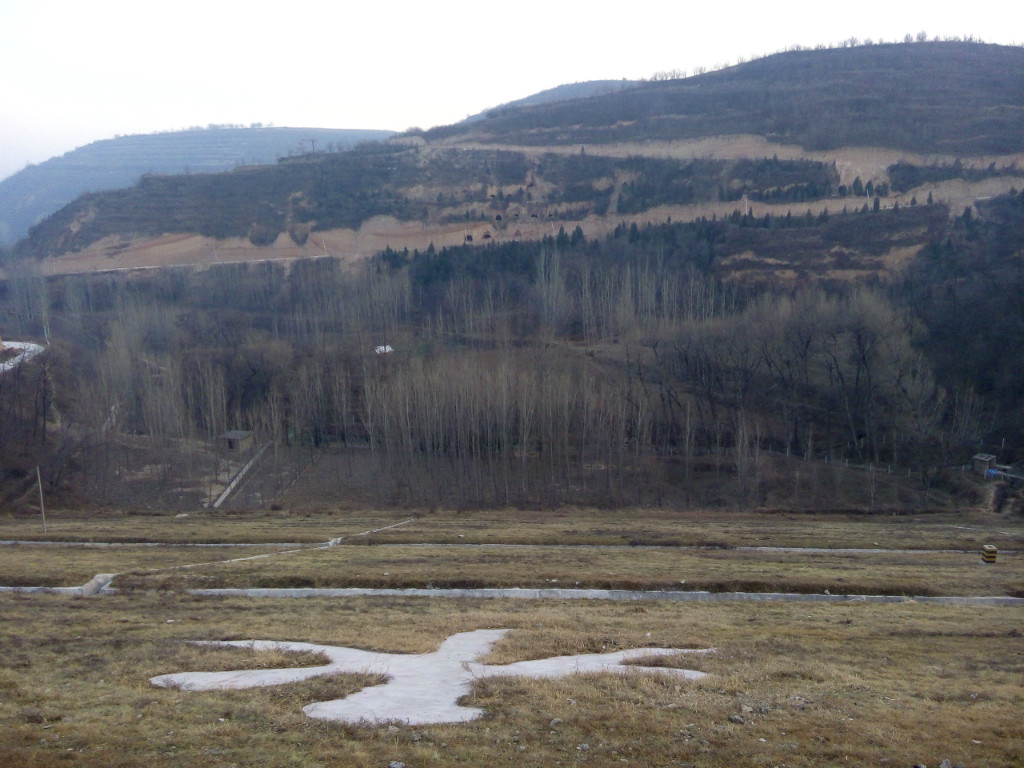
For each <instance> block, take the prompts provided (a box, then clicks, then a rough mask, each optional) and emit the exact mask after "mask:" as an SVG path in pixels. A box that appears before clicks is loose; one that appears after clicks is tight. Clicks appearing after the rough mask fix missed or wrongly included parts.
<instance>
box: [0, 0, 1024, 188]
mask: <svg viewBox="0 0 1024 768" xmlns="http://www.w3.org/2000/svg"><path fill="white" fill-rule="evenodd" d="M698 5H699V7H700V8H701V10H695V7H696V6H698ZM923 7H926V8H927V9H928V10H927V12H925V11H923V10H922V8H923ZM1013 8H1017V10H1013ZM921 31H924V32H927V34H928V35H929V37H932V36H940V37H947V36H958V37H963V36H967V35H973V36H974V37H976V38H980V39H983V40H985V41H986V42H993V43H1007V44H1011V43H1016V42H1017V41H1019V40H1021V38H1022V37H1024V11H1021V9H1020V7H1018V6H1016V4H1015V3H1012V2H1011V3H1004V2H1002V0H1000V1H999V2H998V3H997V2H995V1H994V0H992V1H990V0H976V1H975V2H972V3H963V2H958V3H953V2H947V1H946V0H933V2H930V3H927V4H924V3H910V2H902V3H897V2H890V1H889V0H886V2H881V1H879V0H859V1H858V2H856V3H839V4H832V5H827V4H822V3H821V2H805V1H804V0H799V1H798V2H783V3H778V2H776V3H769V2H764V1H763V0H761V1H759V2H751V1H750V0H732V1H731V2H714V1H713V0H709V1H707V2H702V3H699V4H698V3H693V2H678V1H677V2H670V1H669V0H661V1H660V2H650V1H649V0H631V1H630V2H624V3H615V4H612V3H601V2H595V0H590V2H587V3H576V2H559V1H558V0H516V1H515V2H507V3H501V2H490V3H486V2H481V1H480V0H473V1H472V2H470V1H469V0H433V1H432V2H431V0H423V1H421V2H415V3H414V2H407V1H406V0H390V1H389V0H381V1H380V2H377V1H375V0H356V2H350V3H341V2H318V1H317V0H310V1H308V2H305V3H298V2H293V3H288V2H280V1H278V2H274V3H266V2H262V1H261V0H247V1H246V2H235V1H234V0H202V1H201V2H200V1H199V0H176V2H174V3H170V2H160V1H159V0H156V1H154V2H142V1H141V0H0V178H4V177H6V176H9V175H10V174H12V173H14V172H16V171H18V170H20V169H21V168H23V167H25V165H26V164H27V163H38V162H42V161H43V160H46V159H48V158H50V157H52V156H55V155H60V154H63V153H64V152H67V151H69V150H72V149H74V148H76V147H79V146H82V145H84V144H88V143H89V142H92V141H96V140H99V139H106V138H112V137H114V136H115V135H119V134H131V133H150V132H154V131H167V130H177V129H182V128H188V127H191V126H196V125H202V126H205V125H208V124H211V123H218V124H223V123H235V124H238V123H241V124H246V125H248V124H251V123H255V122H260V123H264V124H271V123H272V124H274V125H277V126H296V127H323V128H387V129H393V130H404V129H406V128H409V127H411V126H420V127H423V128H428V127H430V126H433V125H442V124H447V123H453V122H456V121H458V120H461V119H462V118H464V117H466V116H467V115H470V114H475V113H477V112H480V111H482V110H484V109H486V108H487V107H491V106H495V105H497V104H501V103H503V102H506V101H511V100H513V99H517V98H521V97H524V96H528V95H530V94H532V93H536V92H537V91H541V90H545V89H547V88H552V87H554V86H556V85H561V84H563V83H572V82H577V81H583V80H598V79H620V78H628V79H636V78H646V77H650V76H651V75H652V74H654V73H655V72H658V71H664V70H671V69H680V70H685V71H692V70H693V68H694V67H697V66H706V67H708V68H711V67H714V66H716V65H720V64H726V63H735V62H736V61H737V60H738V59H740V58H741V57H742V58H751V57H754V56H758V55H763V54H766V53H772V52H775V51H779V50H782V49H785V48H788V47H790V46H792V45H802V46H814V45H818V44H831V43H837V42H839V41H841V40H845V39H848V38H851V37H856V38H858V39H861V40H864V39H866V38H870V39H872V40H874V41H876V42H877V41H879V40H884V41H887V42H891V41H894V40H897V39H902V38H903V36H904V35H905V34H907V33H910V34H913V35H916V34H917V33H918V32H921Z"/></svg>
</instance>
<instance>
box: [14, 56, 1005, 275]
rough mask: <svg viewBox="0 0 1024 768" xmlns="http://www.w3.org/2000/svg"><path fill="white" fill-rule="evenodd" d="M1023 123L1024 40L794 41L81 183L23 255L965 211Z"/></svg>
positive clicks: (277, 248)
mask: <svg viewBox="0 0 1024 768" xmlns="http://www.w3.org/2000/svg"><path fill="white" fill-rule="evenodd" d="M1022 121H1024V49H1018V48H1007V47H1002V46H992V45H981V44H968V43H938V42H936V43H915V44H903V45H878V46H867V47H862V48H843V49H835V50H821V51H794V52H789V53H783V54H778V55H775V56H769V57H766V58H764V59H760V60H757V61H753V62H750V63H747V64H744V65H742V66H737V67H732V68H730V69H726V70H722V71H719V72H712V73H707V74H703V75H699V76H695V77H691V78H686V79H682V80H671V81H661V82H651V83H643V84H639V85H637V86H635V87H632V88H628V89H620V90H616V91H613V92H610V93H603V94H600V95H596V96H591V97H588V98H580V99H571V100H568V101H560V102H556V103H547V104H540V105H533V106H521V107H516V106H509V107H507V108H502V109H497V110H493V111H492V112H490V113H489V116H488V117H487V118H486V119H484V120H479V121H471V122H466V123H461V124H458V125H455V126H448V127H444V128H435V129H432V130H430V131H426V132H420V133H410V134H406V135H404V136H402V137H396V138H395V139H393V140H391V141H390V142H388V143H384V144H376V145H365V146H363V147H362V148H361V149H359V150H358V151H347V152H330V153H316V154H307V155H301V156H293V157H291V158H286V159H285V160H284V161H282V162H279V163H278V164H276V165H275V166H272V167H262V168H246V169H244V170H239V171H236V172H233V173H220V174H192V175H190V176H181V175H179V176H159V175H148V176H146V178H144V179H143V180H142V181H141V182H140V183H139V184H138V185H136V186H135V187H133V188H130V189H126V190H122V191H117V192H110V193H100V194H91V195H87V196H84V197H82V198H80V199H79V200H77V201H76V202H75V203H73V204H72V205H69V206H68V207H66V208H65V209H63V210H61V211H60V212H58V213H57V214H55V215H54V216H52V217H51V218H50V219H48V220H46V221H44V222H42V223H40V225H39V226H37V227H35V228H34V229H33V231H32V233H31V235H30V236H29V237H28V238H27V239H26V241H25V242H23V243H22V244H21V245H20V246H19V249H18V253H20V254H23V255H25V256H35V257H41V256H46V257H50V258H52V257H61V256H62V254H72V253H74V254H76V257H75V258H74V259H71V258H70V256H68V257H66V258H65V259H64V262H66V264H64V263H62V260H61V258H58V259H57V262H56V263H55V264H53V268H54V269H56V270H58V271H61V270H64V269H81V268H95V267H96V266H98V265H99V264H103V265H104V267H105V268H111V267H114V268H116V267H121V266H132V265H145V264H147V263H153V262H149V261H146V259H147V258H149V257H147V256H145V255H144V254H142V253H141V252H133V242H136V241H137V240H138V238H145V239H146V242H147V247H148V248H150V252H152V248H151V246H152V243H151V241H152V238H154V237H161V236H164V235H174V236H175V237H177V238H179V240H180V236H181V235H185V234H187V235H190V236H200V237H203V238H208V239H210V238H212V239H217V240H222V241H225V243H228V241H232V242H235V241H237V242H248V243H249V244H250V245H252V246H259V247H260V248H262V249H263V250H262V251H259V252H257V251H246V250H245V248H243V249H242V250H238V249H236V250H235V254H234V257H235V258H281V257H297V256H304V255H312V254H314V253H321V254H322V253H323V251H325V250H329V249H334V252H335V253H336V254H337V255H340V256H344V257H356V258H365V257H366V256H367V255H369V254H370V253H372V252H373V250H379V249H381V248H383V247H384V246H385V245H391V246H392V247H409V248H425V247H427V245H429V244H430V243H434V244H435V245H437V246H440V245H455V244H458V243H461V242H463V241H467V242H468V241H470V240H472V241H473V242H480V241H481V240H483V239H487V240H493V241H496V242H505V241H510V240H515V239H537V238H539V237H541V236H543V235H545V234H551V232H552V231H553V230H552V225H553V224H554V223H558V224H560V225H564V226H566V227H568V228H573V227H575V226H577V225H579V226H581V227H582V228H583V230H584V232H585V233H586V234H587V235H588V236H595V235H599V234H607V233H608V232H610V231H611V230H612V229H614V227H615V226H616V225H617V224H619V223H620V222H622V221H626V222H632V221H635V222H637V223H640V224H642V223H645V222H647V221H655V222H656V221H664V220H667V219H668V218H672V219H674V220H679V219H683V220H693V219H696V218H700V217H702V216H719V217H721V216H727V215H730V214H731V213H732V212H733V211H734V210H740V211H741V213H744V214H746V213H749V212H753V213H755V214H756V215H758V216H764V215H766V214H768V215H771V216H774V217H784V216H787V215H798V214H803V213H805V212H806V211H807V210H808V209H811V211H812V213H813V214H814V215H818V214H820V213H821V212H822V211H823V210H824V211H827V212H828V213H830V214H832V213H839V212H842V211H843V210H844V209H853V208H856V209H859V208H861V207H862V206H863V205H865V204H868V205H875V204H876V203H875V201H876V200H878V201H879V205H881V207H884V208H889V207H892V206H893V205H902V206H904V207H906V206H909V205H912V204H914V203H923V202H925V200H927V199H931V200H933V201H935V202H941V203H943V204H945V205H947V206H948V207H949V208H950V210H952V211H954V212H958V211H961V210H962V209H963V207H965V206H967V205H970V204H972V202H973V201H974V200H975V199H977V198H983V197H988V196H991V195H993V194H1000V193H1004V192H1007V191H1009V190H1010V189H1012V188H1014V187H1015V186H1022V183H1024V122H1022ZM310 233H317V236H316V237H314V238H313V239H312V241H309V235H310ZM346 233H348V234H346ZM232 248H234V246H232ZM368 248H369V250H368ZM90 249H91V253H92V255H91V256H88V253H90ZM190 249H191V250H187V251H181V250H177V251H174V253H175V255H174V257H173V259H172V261H170V262H159V261H157V262H155V263H182V262H183V261H184V262H189V261H192V262H205V261H209V260H211V259H212V260H216V257H214V256H213V255H212V254H213V252H214V251H215V250H217V249H215V248H214V247H212V246H211V245H209V244H207V245H202V244H200V243H198V242H197V243H195V244H194V245H193V246H190ZM197 249H198V250H197ZM204 249H205V253H202V251H204ZM173 250H174V249H172V251H173ZM83 255H84V256H83Z"/></svg>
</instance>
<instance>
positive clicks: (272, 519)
mask: <svg viewBox="0 0 1024 768" xmlns="http://www.w3.org/2000/svg"><path fill="white" fill-rule="evenodd" d="M404 520H410V522H408V523H406V524H404V525H402V526H400V527H397V528H388V529H387V530H385V531H380V532H378V533H373V534H369V535H359V534H363V533H365V532H366V531H370V530H373V529H377V528H383V527H384V526H390V525H393V524H395V523H399V522H402V521H404ZM47 524H48V532H47V533H43V531H42V527H41V525H40V522H39V518H38V517H37V516H26V515H17V516H15V515H0V539H7V540H15V539H24V540H55V541H81V542H88V541H94V542H103V541H106V542H167V543H232V542H248V543H279V542H299V543H310V544H313V543H320V542H324V541H327V540H328V539H332V538H335V537H337V536H344V537H345V543H347V544H373V543H389V544H398V543H434V544H437V543H464V544H471V543H492V544H493V543H505V544H633V545H637V544H653V545H665V546H721V547H739V546H776V547H853V548H875V547H880V548H884V549H891V548H897V547H898V548H910V549H963V550H970V551H978V550H980V549H981V546H982V545H983V544H995V545H996V546H998V547H999V548H1000V549H1001V550H1004V549H1024V519H1021V518H1007V517H1004V516H998V515H992V514H987V513H983V512H979V511H967V510H965V511H961V512H957V513H948V512H943V513H932V514H929V513H926V512H920V513H914V514H900V515H894V514H874V515H870V514H856V513H850V514H841V513H827V514H823V513H799V512H798V513H789V512H785V511H779V512H762V511H755V510H746V511H733V510H676V509H616V510H606V509H587V508H576V507H573V508H566V509H561V510H555V511H550V510H545V511H536V510H517V509H507V510H494V511H482V512H457V511H449V510H432V511H431V510H412V511H410V510H374V511H370V512H367V511H359V512H354V513H353V512H349V511H342V510H337V509H333V508H331V507H330V506H322V507H321V508H319V509H315V510H305V511H298V512H296V511H271V510H267V511H263V510H251V511H246V512H198V513H193V514H191V515H189V516H188V517H184V518H179V517H177V516H176V515H175V514H174V513H173V512H172V513H162V514H152V513H134V512H131V511H89V512H78V511H75V510H57V511H54V510H48V511H47Z"/></svg>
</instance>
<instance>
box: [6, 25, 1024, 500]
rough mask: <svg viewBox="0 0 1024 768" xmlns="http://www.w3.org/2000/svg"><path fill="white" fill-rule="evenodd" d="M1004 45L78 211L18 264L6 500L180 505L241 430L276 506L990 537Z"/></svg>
mask: <svg viewBox="0 0 1024 768" xmlns="http://www.w3.org/2000/svg"><path fill="white" fill-rule="evenodd" d="M1022 57H1024V51H1022V50H1019V49H1009V48H1003V47H998V46H986V45H976V44H945V43H917V44H908V45H905V46H871V47H867V48H863V49H856V48H855V49H839V50H834V51H833V50H825V51H813V52H807V51H800V52H793V53H788V54H780V55H778V56H775V57H768V58H766V59H763V60H760V61H756V62H751V63H749V64H747V65H744V66H742V67H737V68H733V69H730V70H724V71H723V72H719V73H711V74H709V75H703V76H700V77H696V78H689V79H687V80H680V81H667V82H655V83H647V84H642V85H638V86H637V87H635V88H631V89H628V90H625V91H618V92H614V93H608V94H602V95H597V96H593V97H590V98H585V99H574V100H572V101H569V102H562V103H555V104H547V105H537V106H524V107H518V108H517V107H509V108H508V109H501V110H495V111H493V112H492V113H491V117H488V118H486V119H484V120H480V121H476V122H470V123H466V124H463V125H460V126H452V127H447V128H443V129H442V128H439V129H434V130H431V131H426V132H410V133H407V134H405V135H402V136H398V137H393V138H392V139H389V140H388V141H386V142H380V143H368V144H363V145H360V146H359V147H357V148H354V149H352V150H348V151H344V152H319V151H318V152H315V153H306V154H301V155H294V156H292V157H287V158H283V159H282V160H281V161H279V162H277V163H275V164H273V165H268V166H250V167H246V168H242V169H238V170H234V171H229V172H221V173H192V174H188V175H159V174H147V175H146V176H144V177H143V178H142V179H141V180H140V182H139V183H138V184H136V185H135V186H133V187H131V188H128V189H122V190H118V191H113V192H103V193H92V194H88V195H84V196H82V197H80V198H79V199H78V200H76V201H75V202H73V203H72V204H70V205H68V206H66V207H65V208H63V209H61V210H60V211H58V212H57V213H55V214H54V215H53V216H51V217H49V218H47V219H46V220H44V221H42V222H40V224H38V225H37V226H36V227H34V228H33V229H32V231H31V233H30V235H29V237H28V238H26V239H25V240H23V241H22V242H21V243H20V244H19V245H18V247H17V249H16V251H15V252H14V253H13V254H11V255H10V257H9V259H8V262H7V263H6V264H5V269H6V279H5V280H4V281H3V282H0V323H2V324H3V331H4V336H5V337H8V338H17V339H25V340H29V339H42V338H49V339H51V340H52V344H51V347H50V349H49V350H48V352H47V353H46V354H44V355H40V356H39V358H37V359H36V360H33V361H32V362H31V364H28V365H26V366H21V367H20V368H19V373H18V375H17V376H16V377H13V376H12V377H8V378H5V379H2V380H0V414H3V416H4V419H5V420H6V421H5V423H6V424H9V425H12V426H11V427H8V428H6V429H5V431H4V432H3V433H2V434H0V462H2V463H3V466H4V468H5V472H6V475H5V477H6V479H3V478H0V493H4V494H6V498H8V499H11V500H12V502H11V503H12V504H13V503H18V504H24V503H28V501H29V500H30V489H31V487H32V482H33V475H34V467H36V466H41V467H42V468H43V470H42V471H43V477H44V483H46V484H47V486H48V488H49V489H50V490H51V492H53V493H62V494H64V498H66V499H69V500H72V501H74V503H85V502H84V501H83V500H89V502H91V503H106V504H112V505H116V506H120V507H132V506H137V505H140V504H146V505H150V504H151V505H154V506H155V507H158V508H176V509H193V508H196V507H197V506H201V505H202V504H203V503H204V502H209V501H210V499H211V498H212V497H214V489H216V488H219V487H222V485H223V482H224V469H223V467H224V466H227V465H228V464H224V463H223V462H228V463H230V462H229V458H230V457H227V456H224V455H221V456H220V458H218V455H219V454H218V451H222V446H221V447H218V442H217V436H218V435H220V434H222V433H223V432H224V431H225V430H234V429H246V430H251V431H252V432H253V433H254V435H255V437H256V442H257V444H259V445H268V446H269V445H273V446H274V450H273V451H270V450H268V451H267V453H266V454H265V456H266V458H265V460H264V465H263V466H262V467H261V470H262V471H261V472H259V473H257V476H258V480H259V483H258V488H257V487H253V488H252V489H251V490H252V493H251V495H249V496H247V497H246V498H247V499H249V501H247V502H245V503H252V504H259V505H264V506H266V505H269V504H273V503H278V502H277V499H279V498H281V496H280V494H281V493H282V492H283V489H284V488H287V487H290V486H292V484H293V483H296V482H298V481H297V480H296V478H300V477H305V478H307V479H310V480H311V479H312V478H313V477H314V476H315V477H319V478H320V479H319V480H318V481H317V485H316V489H314V488H313V486H306V490H301V486H302V483H299V485H298V486H294V487H295V490H294V493H295V494H297V495H300V496H301V495H302V494H303V493H306V494H309V495H308V498H309V499H310V500H314V499H315V501H316V503H320V501H321V499H330V500H332V501H336V500H337V499H342V498H343V499H344V500H345V501H344V503H357V504H376V505H387V506H393V507H402V506H411V507H417V508H426V507H432V506H438V505H440V506H444V507H446V508H454V509H462V508H469V507H475V508H481V507H495V506H497V507H505V506H509V505H519V506H524V507H529V508H536V507H538V506H540V507H549V508H553V507H560V506H562V505H572V504H585V505H598V506H621V505H627V504H629V505H640V506H646V505H651V506H659V507H660V506H669V507H701V506H705V507H706V506H717V507H720V506H735V507H738V508H750V507H756V508H764V509H773V510H809V509H814V510H820V509H844V510H856V511H858V512H863V513H867V512H874V511H885V512H914V513H919V512H927V511H934V510H937V509H953V508H963V507H965V506H970V507H975V508H984V509H989V510H993V511H1004V512H1007V513H1009V512H1011V511H1012V510H1014V509H1018V508H1020V507H1021V506H1022V504H1021V501H1022V500H1021V497H1020V492H1019V491H1015V490H1014V489H1013V488H1011V487H1010V486H1009V485H1008V484H995V483H988V484H986V483H985V482H984V481H983V480H981V479H980V478H974V479H972V475H971V474H970V473H969V472H967V471H966V470H962V468H963V467H964V466H965V465H967V463H968V462H969V461H970V457H971V456H972V455H974V454H975V453H978V452H979V451H981V452H985V453H991V454H993V455H994V456H996V457H997V460H998V462H1000V464H1001V465H1010V464H1012V463H1013V462H1014V461H1019V459H1020V457H1021V455H1022V454H1021V446H1022V445H1024V415H1022V413H1021V410H1020V403H1021V402H1022V398H1024V384H1022V382H1024V376H1022V375H1021V373H1022V372H1021V357H1020V355H1019V354H1015V353H1014V350H1017V349H1019V348H1020V347H1021V345H1024V314H1022V310H1021V307H1022V304H1021V302H1020V296H1021V293H1022V291H1024V269H1022V265H1024V258H1022V255H1024V235H1022V233H1024V194H1022V192H1021V190H1022V189H1024V174H1022V172H1021V170H1020V169H1022V168H1024V152H1022V151H1021V147H1020V143H1021V136H1020V132H1019V131H1017V124H1018V122H1019V116H1020V114H1021V112H1022V110H1024V89H1020V88H1017V84H1018V83H1019V79H1020V72H1021V67H1020V66H1018V65H1020V64H1022V63H1024V58H1022ZM939 59H945V60H946V61H945V63H941V65H940V62H939ZM869 62H873V63H874V64H873V66H876V69H870V68H869V67H868V63H869ZM878 62H881V63H882V64H884V67H882V69H878V68H877V66H881V65H879V64H878ZM897 65H898V66H897ZM956 71H963V72H970V73H971V75H970V77H968V78H963V77H961V78H959V79H957V78H954V77H953V75H954V73H955V72H956ZM815 72H817V73H818V74H815ZM885 72H888V73H889V74H888V75H886V74H885ZM915 80H916V81H920V82H921V85H919V86H914V85H913V83H912V81H915ZM926 81H927V82H926ZM968 81H971V82H977V87H976V88H971V87H967V85H965V83H967V82H968ZM872 84H874V85H872ZM915 87H916V88H917V90H915ZM900 89H904V90H905V91H906V93H907V94H909V97H908V98H907V99H904V98H903V97H904V95H905V94H904V93H903V92H902V91H901V90H900ZM659 94H660V95H661V97H659V96H658V95H659ZM673 94H674V95H673ZM680 94H682V95H680ZM685 94H690V95H692V94H698V95H699V96H700V99H698V100H697V101H694V100H693V99H690V97H689V96H686V97H685V98H684V97H683V96H684V95H685ZM827 94H831V100H828V99H826V95H827ZM868 96H870V98H867V97H868ZM662 97H663V98H662ZM670 97H671V98H670ZM688 99H689V100H688ZM865 99H867V100H865ZM701 100H703V101H701ZM701 103H703V105H704V106H703V107H702V109H703V111H701V109H698V107H699V106H700V104H701ZM783 103H785V104H788V105H789V106H788V107H786V108H785V109H783V108H781V107H779V108H776V107H775V106H771V105H774V104H783ZM881 103H885V104H889V105H892V106H891V107H890V108H887V109H882V108H881V106H879V105H880V104H881ZM929 104H930V105H931V107H930V110H931V114H932V115H933V117H934V119H930V118H929ZM629 105H633V107H632V111H629V110H628V109H627V106H629ZM730 105H731V106H730ZM758 105H760V106H758ZM823 105H824V106H823ZM558 115H561V117H558ZM837 115H838V116H841V117H840V118H835V116H837ZM862 115H868V116H869V117H870V118H871V120H872V121H878V123H879V125H878V126H875V125H873V124H872V125H871V126H860V127H858V121H862V119H863V118H862ZM769 117H770V118H771V120H768V118H769ZM833 119H840V123H841V125H840V129H841V130H839V129H837V130H838V134H836V135H837V136H838V137H839V138H835V137H833V141H834V142H839V141H842V142H845V143H843V144H842V145H837V146H834V147H831V148H830V147H829V146H827V145H826V144H825V143H823V139H822V138H821V137H822V136H824V134H823V133H822V131H824V132H825V133H827V134H828V135H829V136H833V134H832V133H831V130H832V129H831V128H830V127H829V126H831V125H832V122H831V121H832V120H833ZM950 120H956V121H959V122H957V123H956V125H955V126H954V128H950V127H949V126H947V125H946V124H945V123H946V122H947V121H950ZM769 123H770V126H769ZM701 125H703V128H700V130H697V128H699V127H700V126H701ZM850 125H852V126H853V127H849V126H850ZM637 126H646V127H645V128H644V132H641V133H637V131H640V128H638V127H637ZM666 126H676V128H678V130H676V131H674V132H671V131H668V132H662V133H659V131H662V129H665V127H666ZM769 128H770V130H769ZM584 135H586V136H590V137H592V138H593V139H594V140H593V142H591V139H589V138H588V139H587V141H586V143H580V142H579V139H580V137H581V136H584ZM815 135H818V137H819V138H818V139H814V136H815ZM648 137H649V138H648ZM781 137H785V139H786V142H787V143H782V141H781ZM886 137H889V138H888V139H887V138H886ZM957 142H959V143H957ZM313 257H316V258H313ZM139 267H150V268H147V269H139ZM156 267H159V268H156ZM44 275H45V276H44ZM7 435H9V436H10V437H5V436H7ZM325 457H326V458H325ZM310 463H317V464H318V469H317V470H316V471H313V472H305V469H306V467H308V465H309V464H310ZM1015 471H1017V472H1019V470H1015ZM302 482H305V481H302ZM4 488H6V490H4ZM317 489H318V490H317ZM335 497H337V498H335ZM339 503H340V502H339Z"/></svg>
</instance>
